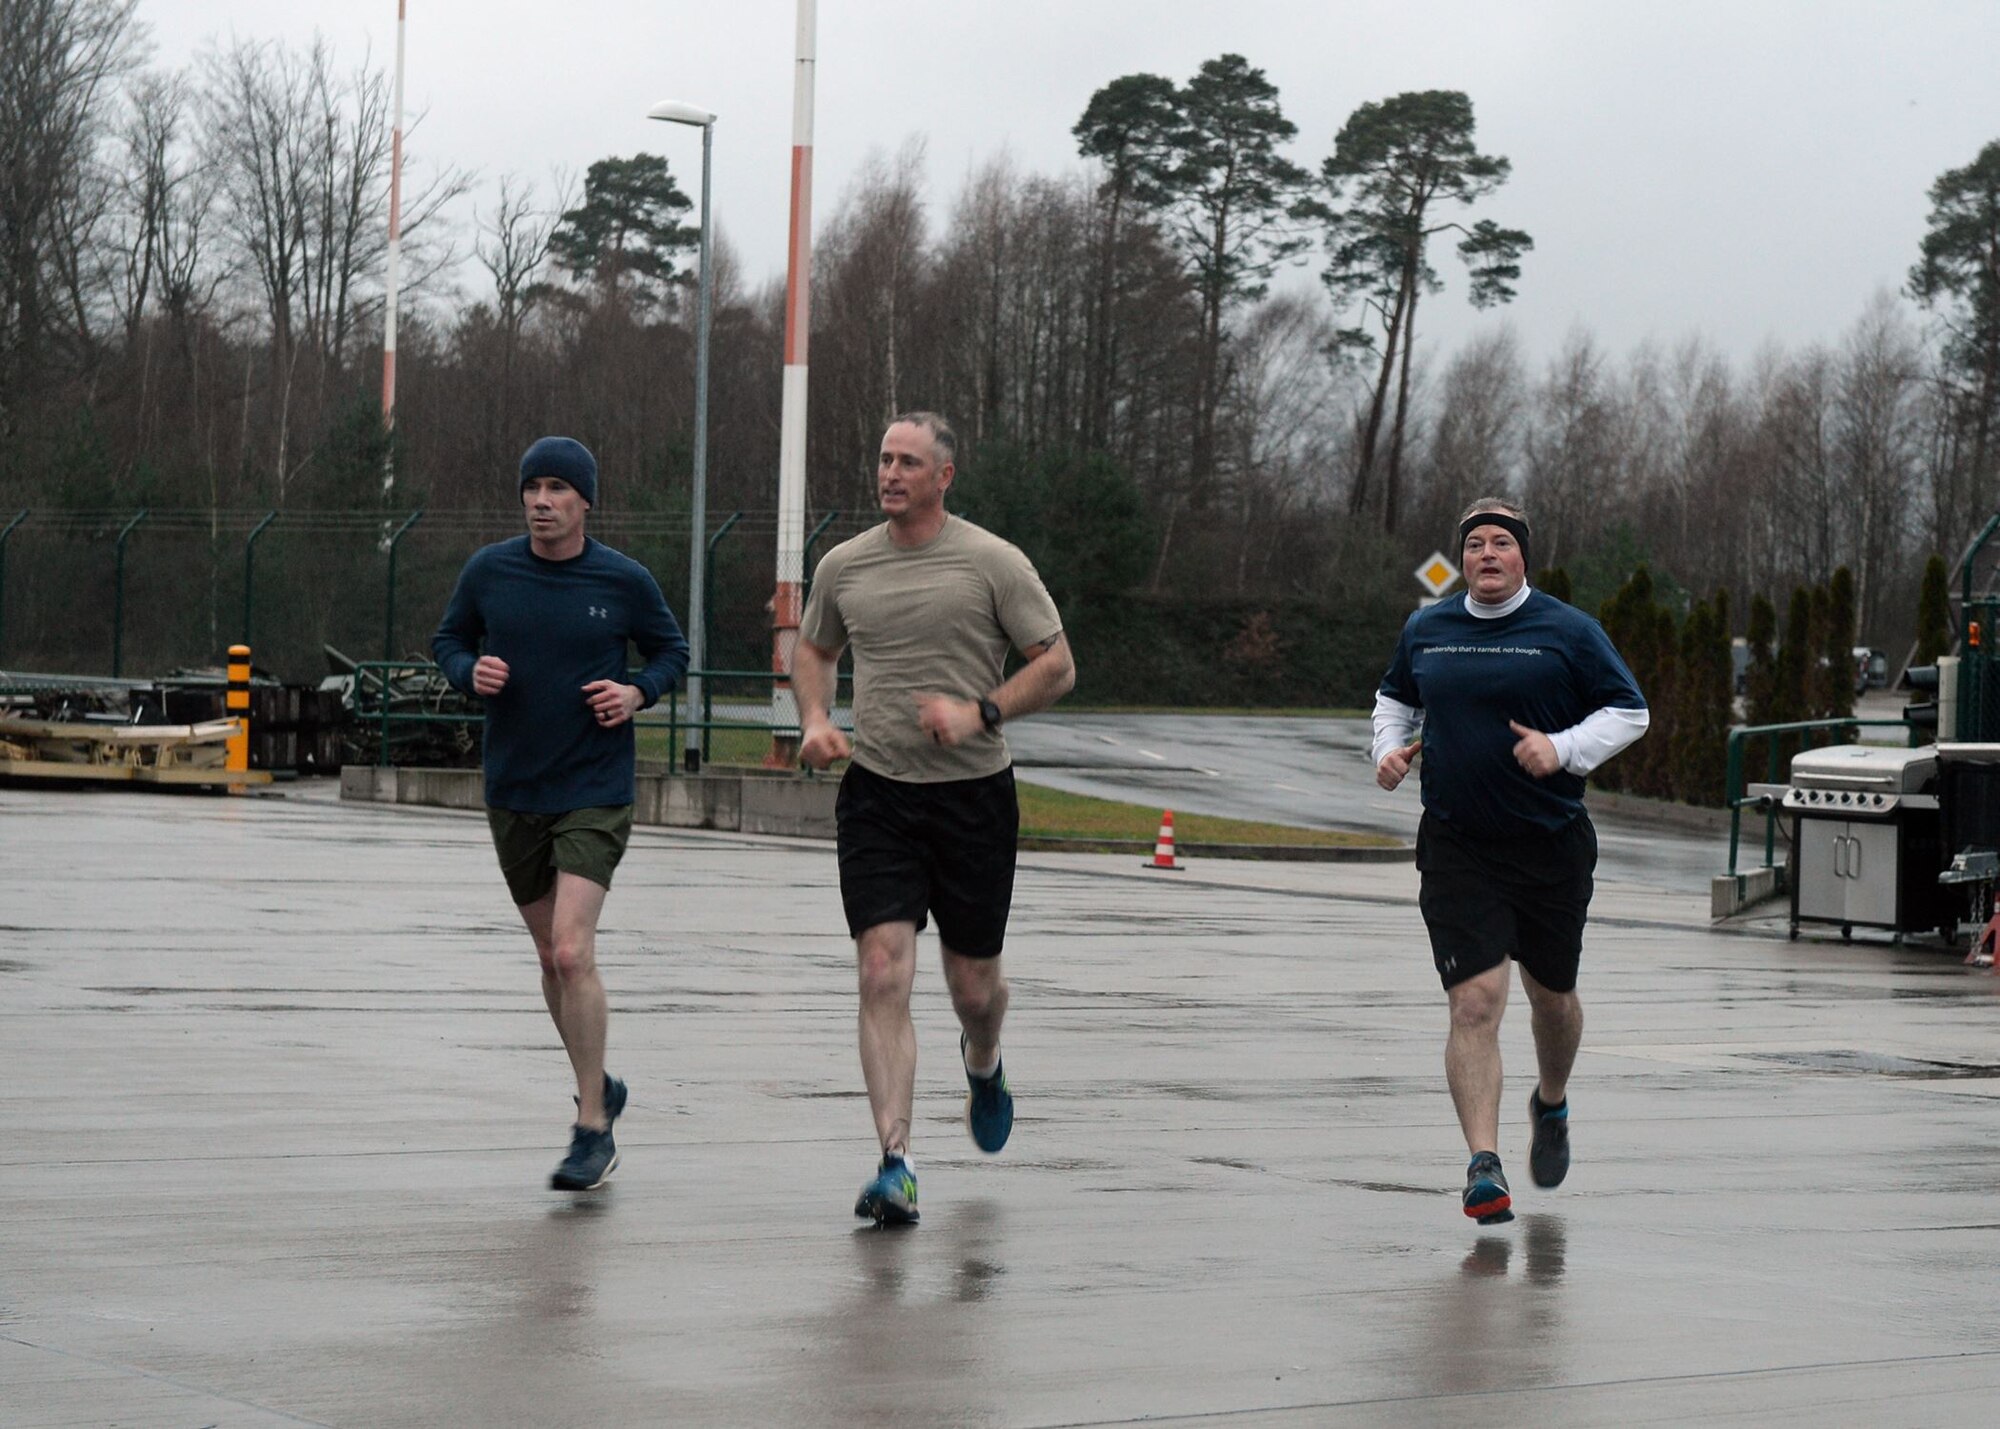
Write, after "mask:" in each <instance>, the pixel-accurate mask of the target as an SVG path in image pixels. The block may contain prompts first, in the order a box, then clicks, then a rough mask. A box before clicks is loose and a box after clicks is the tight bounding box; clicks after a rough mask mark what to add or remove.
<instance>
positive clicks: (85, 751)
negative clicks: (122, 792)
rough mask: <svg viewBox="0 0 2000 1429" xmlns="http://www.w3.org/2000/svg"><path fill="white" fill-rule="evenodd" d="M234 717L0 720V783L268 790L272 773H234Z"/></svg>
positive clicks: (6, 717)
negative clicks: (21, 781)
mask: <svg viewBox="0 0 2000 1429" xmlns="http://www.w3.org/2000/svg"><path fill="white" fill-rule="evenodd" d="M235 733H236V721H235V720H232V719H216V720H205V721H203V722H202V723H200V724H77V723H72V722H69V721H64V720H47V719H21V718H18V717H16V716H13V715H0V779H61V780H90V781H93V782H106V783H130V784H197V785H213V786H225V785H233V786H242V785H246V784H268V783H270V782H271V773H270V771H269V770H268V769H230V768H228V767H227V765H228V761H229V739H230V736H231V735H233V734H235Z"/></svg>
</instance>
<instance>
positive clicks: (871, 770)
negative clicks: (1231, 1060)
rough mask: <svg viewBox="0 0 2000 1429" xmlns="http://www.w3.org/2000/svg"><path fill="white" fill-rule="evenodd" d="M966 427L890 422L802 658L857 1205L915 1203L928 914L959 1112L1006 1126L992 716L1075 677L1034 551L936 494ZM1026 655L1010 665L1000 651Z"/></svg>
mask: <svg viewBox="0 0 2000 1429" xmlns="http://www.w3.org/2000/svg"><path fill="white" fill-rule="evenodd" d="M956 452H957V439H956V438H955V437H954V436H953V435H952V430H951V428H950V426H948V425H947V424H946V423H945V421H944V419H943V418H942V417H939V416H937V415H936V414H935V413H932V412H910V413H906V414H905V415H903V416H900V417H898V418H896V419H895V421H893V422H891V423H890V424H889V430H888V431H887V432H886V433H885V434H884V435H883V437H882V454H881V458H880V460H879V462H878V463H877V466H876V474H875V489H876V495H877V498H878V500H879V501H880V503H881V507H882V514H883V515H884V516H886V517H887V518H888V520H887V521H886V522H884V523H883V524H882V525H880V526H877V527H874V528H873V529H872V530H869V531H865V532H863V533H862V534H861V535H859V536H856V537H855V538H854V539H853V540H851V541H845V542H843V543H841V544H840V545H838V546H836V547H834V548H833V549H832V550H831V551H828V552H827V553H826V555H825V557H824V558H823V559H822V560H821V561H820V563H819V568H818V570H817V572H816V573H815V576H814V580H813V588H812V597H811V599H810V600H809V601H808V602H807V604H806V612H805V621H804V624H803V625H802V626H801V627H800V630H799V643H798V650H797V653H796V654H795V655H794V657H793V660H792V688H793V690H794V692H795V693H796V695H797V697H798V703H799V721H800V735H801V739H800V744H799V754H800V757H801V758H803V759H804V760H805V761H806V763H808V764H810V765H811V766H812V767H813V768H815V769H824V768H826V767H827V765H829V764H830V763H832V762H833V761H834V760H836V759H845V758H851V759H852V760H853V763H852V765H850V766H849V768H848V770H847V773H846V775H845V776H844V777H843V778H842V779H841V781H840V796H839V802H838V803H837V804H836V806H835V816H836V819H837V821H838V823H839V829H840V835H839V839H840V842H839V849H840V897H841V903H842V904H843V905H844V907H845V910H846V913H847V928H848V932H849V933H851V934H852V935H853V937H854V943H855V951H856V955H857V961H858V964H859V971H860V980H861V1073H862V1077H863V1079H864V1080H865V1081H866V1082H867V1084H868V1105H869V1108H870V1109H871V1110H872V1111H873V1112H874V1115H875V1133H876V1136H877V1138H878V1139H879V1140H880V1141H881V1143H882V1159H881V1162H880V1164H879V1165H878V1167H877V1168H876V1174H875V1178H874V1179H873V1180H872V1181H870V1182H869V1183H868V1184H867V1185H866V1186H864V1187H863V1188H862V1191H861V1198H860V1200H858V1201H857V1202H856V1203H855V1206H854V1214H855V1215H857V1216H860V1217H862V1218H863V1219H872V1220H874V1221H875V1222H876V1223H877V1224H878V1225H879V1224H899V1225H902V1224H909V1223H911V1222H913V1221H915V1220H916V1219H917V1178H916V1174H915V1172H914V1171H913V1170H912V1169H911V1165H910V1114H911V1104H912V1102H913V1101H914V1100H915V1095H916V1078H917V1039H916V1029H915V1028H914V1026H913V1025H912V1024H911V1022H910V988H911V986H912V984H913V983H914V982H915V981H916V973H917V934H918V933H919V932H921V931H922V930H923V928H924V925H925V923H926V921H927V920H928V918H929V916H930V915H932V914H935V915H936V916H937V923H938V941H939V943H940V945H941V948H942V951H943V954H944V975H945V983H946V985H947V986H948V987H949V988H950V989H951V1003H952V1007H953V1009H954V1010H955V1011H956V1012H957V1013H958V1021H959V1025H960V1027H961V1028H963V1032H962V1034H961V1035H960V1037H959V1052H960V1055H961V1056H962V1058H963V1059H964V1062H965V1075H966V1080H967V1082H968V1084H969V1086H970V1088H971V1090H970V1093H969V1095H968V1096H967V1098H966V1124H967V1126H968V1128H969V1129H970V1130H971V1133H972V1139H973V1141H974V1142H975V1143H976V1144H977V1145H978V1146H979V1149H980V1150H982V1151H985V1152H988V1153H992V1152H997V1151H999V1150H1000V1148H1001V1147H1003V1146H1005V1145H1006V1144H1007V1135H1008V1132H1009V1131H1011V1130H1012V1129H1013V1125H1014V1099H1013V1096H1012V1094H1011V1093H1010V1092H1009V1091H1008V1089H1007V1079H1006V1076H1005V1074H1004V1073H1003V1072H1002V1071H1001V1067H1000V1023H1001V1019H1002V1018H1003V1017H1005V1015H1006V1012H1007V980H1006V978H1005V976H1004V975H1003V974H1002V972H1001V968H1000V947H1001V944H1002V942H1003V941H1004V940H1005V937H1006V932H1007V913H1008V909H1009V905H1010V904H1011V903H1012V901H1013V895H1014V843H1015V838H1016V835H1017V834H1018V832H1019V828H1020V810H1019V807H1018V806H1017V804H1016V803H1015V798H1014V770H1013V763H1012V760H1011V759H1010V758H1009V756H1008V753H1007V741H1006V740H1005V739H1004V738H1002V737H1001V734H1000V726H1001V725H1002V723H1004V722H1005V721H1007V720H1009V719H1019V718H1020V717H1021V716H1023V715H1030V714H1033V713H1035V711H1037V710H1042V709H1046V708H1048V707H1049V706H1050V705H1051V704H1053V703H1055V701H1056V700H1058V699H1060V698H1061V697H1062V695H1063V694H1064V693H1065V692H1067V691H1068V690H1069V688H1070V687H1071V686H1072V685H1074V684H1075V683H1076V665H1075V662H1074V661H1073V660H1072V659H1071V656H1070V649H1069V644H1068V642H1067V641H1065V640H1064V639H1063V632H1062V617H1061V616H1060V615H1059V614H1057V612H1056V607H1055V602H1054V601H1052V600H1050V599H1049V593H1048V591H1047V590H1046V589H1044V588H1043V586H1042V582H1041V578H1040V577H1039V576H1037V575H1036V574H1035V568H1034V566H1033V565H1031V564H1030V563H1029V561H1028V558H1027V557H1026V556H1024V555H1022V554H1021V552H1020V551H1019V550H1018V549H1017V548H1016V547H1014V546H1012V545H1010V544H1009V543H1008V542H1006V541H1003V540H1001V539H1000V538H999V537H997V536H995V535H992V534H991V533H990V532H987V531H983V530H981V529H980V528H979V527H977V526H975V525H973V524H972V523H971V522H969V521H966V520H964V519H962V518H960V517H956V516H951V515H948V514H947V513H946V512H945V509H944V497H945V493H946V492H947V491H949V490H950V489H951V482H952V477H953V475H954V474H955V472H956V468H955V467H954V466H953V459H954V457H955V456H956ZM849 646H852V647H853V650H854V741H853V743H852V744H851V745H850V744H849V742H848V739H847V736H846V735H844V734H842V733H841V732H840V730H839V729H837V728H836V727H835V726H834V724H833V722H832V719H831V718H830V715H829V710H830V709H831V707H832V704H833V694H834V677H835V671H836V670H837V669H838V667H839V663H840V652H841V651H842V650H843V649H845V648H847V647H849ZM1010 648H1012V649H1015V650H1019V651H1020V652H1021V654H1022V656H1023V657H1025V659H1026V663H1025V664H1024V665H1023V666H1022V667H1021V668H1020V669H1019V670H1016V671H1015V672H1014V674H1013V675H1012V676H1010V677H1009V678H1007V679H1005V680H1002V679H1001V672H1002V670H1003V668H1004V666H1005V664H1006V659H1007V652H1008V650H1009V649H1010Z"/></svg>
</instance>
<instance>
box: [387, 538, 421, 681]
mask: <svg viewBox="0 0 2000 1429" xmlns="http://www.w3.org/2000/svg"><path fill="white" fill-rule="evenodd" d="M423 515H424V508H423V507H421V506H419V507H418V508H417V509H416V510H415V511H412V512H411V513H410V516H409V519H408V520H407V521H405V522H404V523H403V524H402V525H400V526H398V527H397V528H396V534H395V535H393V536H391V537H390V538H389V592H388V596H389V598H388V600H387V602H386V606H387V613H386V614H385V616H384V618H383V622H382V658H383V659H384V660H393V659H395V658H396V547H397V546H398V545H400V544H402V540H403V537H405V536H407V535H409V534H410V528H411V527H412V526H414V525H416V524H417V522H419V521H421V520H422V519H423ZM384 680H385V684H384V686H383V697H384V698H385V699H386V698H387V696H388V686H387V684H386V680H387V676H384Z"/></svg>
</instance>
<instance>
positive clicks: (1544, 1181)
mask: <svg viewBox="0 0 2000 1429" xmlns="http://www.w3.org/2000/svg"><path fill="white" fill-rule="evenodd" d="M1528 1121H1529V1122H1530V1123H1531V1124H1532V1125H1533V1127H1534V1132H1535V1134H1534V1138H1533V1140H1531V1141H1530V1142H1529V1143H1528V1174H1529V1175H1530V1176H1532V1177H1533V1178H1534V1181H1535V1184H1536V1185H1537V1186H1544V1187H1547V1186H1560V1185H1562V1183H1563V1177H1565V1176H1567V1175H1569V1098H1568V1097H1564V1098H1563V1100H1562V1105H1561V1106H1543V1105H1542V1089H1541V1088H1540V1087H1537V1088H1535V1089H1534V1090H1533V1091H1532V1092H1529V1093H1528Z"/></svg>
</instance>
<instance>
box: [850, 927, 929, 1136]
mask: <svg viewBox="0 0 2000 1429" xmlns="http://www.w3.org/2000/svg"><path fill="white" fill-rule="evenodd" d="M854 950H855V963H856V967H857V971H858V973H859V976H860V982H861V1076H862V1079H863V1080H864V1081H865V1082H866V1083H867V1084H868V1109H869V1110H870V1111H872V1112H873V1113H874V1114H875V1135H876V1138H877V1139H878V1140H880V1141H881V1143H882V1150H883V1151H884V1152H885V1153H886V1152H892V1151H893V1152H895V1153H897V1154H898V1155H907V1154H908V1152H909V1149H910V1109H911V1106H912V1104H913V1103H914V1102H915V1100H916V1094H917V1030H916V1028H915V1027H914V1026H913V1025H912V1024H911V1022H910V989H911V987H912V986H914V985H915V983H916V980H917V925H916V924H915V923H910V922H903V923H877V924H876V925H875V926H874V927H872V928H868V929H865V930H863V932H862V934H861V936H860V937H859V938H856V939H855V940H854Z"/></svg>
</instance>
